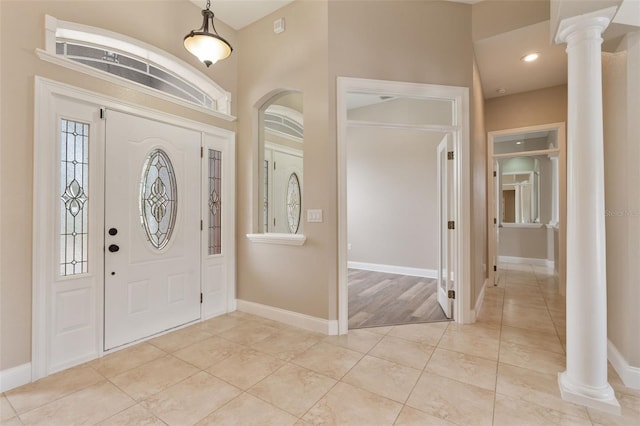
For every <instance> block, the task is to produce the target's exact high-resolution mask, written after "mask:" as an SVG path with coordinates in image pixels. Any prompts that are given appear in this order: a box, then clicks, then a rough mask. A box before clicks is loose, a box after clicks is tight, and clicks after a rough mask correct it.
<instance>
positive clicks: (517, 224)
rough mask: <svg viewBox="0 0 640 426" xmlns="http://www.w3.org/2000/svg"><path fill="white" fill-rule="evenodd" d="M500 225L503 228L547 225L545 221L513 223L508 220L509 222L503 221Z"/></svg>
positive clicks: (533, 227)
mask: <svg viewBox="0 0 640 426" xmlns="http://www.w3.org/2000/svg"><path fill="white" fill-rule="evenodd" d="M500 226H501V227H502V228H532V229H535V228H542V227H544V226H545V225H544V224H543V223H511V222H507V223H504V222H503V223H501V224H500Z"/></svg>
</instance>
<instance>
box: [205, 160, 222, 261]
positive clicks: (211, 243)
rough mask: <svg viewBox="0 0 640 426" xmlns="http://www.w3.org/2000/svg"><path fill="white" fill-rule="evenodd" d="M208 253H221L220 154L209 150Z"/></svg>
mask: <svg viewBox="0 0 640 426" xmlns="http://www.w3.org/2000/svg"><path fill="white" fill-rule="evenodd" d="M208 159H209V176H208V177H209V188H208V190H209V224H208V247H209V250H208V253H209V255H215V254H221V253H222V200H221V194H222V152H220V151H216V150H213V149H210V150H209V157H208Z"/></svg>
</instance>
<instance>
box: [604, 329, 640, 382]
mask: <svg viewBox="0 0 640 426" xmlns="http://www.w3.org/2000/svg"><path fill="white" fill-rule="evenodd" d="M607 358H609V362H610V363H611V365H612V366H613V368H614V369H615V370H616V373H618V376H620V378H621V379H622V383H624V385H625V386H626V387H628V388H631V389H640V368H639V367H633V366H631V365H629V363H628V362H627V360H626V359H625V358H624V356H622V354H621V353H620V351H618V348H616V345H614V344H613V342H611V340H607Z"/></svg>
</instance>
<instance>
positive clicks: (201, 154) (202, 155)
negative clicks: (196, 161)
mask: <svg viewBox="0 0 640 426" xmlns="http://www.w3.org/2000/svg"><path fill="white" fill-rule="evenodd" d="M200 158H204V146H201V147H200Z"/></svg>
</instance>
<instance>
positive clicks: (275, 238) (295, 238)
mask: <svg viewBox="0 0 640 426" xmlns="http://www.w3.org/2000/svg"><path fill="white" fill-rule="evenodd" d="M247 238H248V239H249V240H251V241H252V242H254V243H262V244H280V245H287V246H301V245H303V244H304V242H305V241H307V237H305V236H304V235H300V234H275V233H274V234H247Z"/></svg>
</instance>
